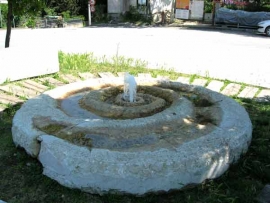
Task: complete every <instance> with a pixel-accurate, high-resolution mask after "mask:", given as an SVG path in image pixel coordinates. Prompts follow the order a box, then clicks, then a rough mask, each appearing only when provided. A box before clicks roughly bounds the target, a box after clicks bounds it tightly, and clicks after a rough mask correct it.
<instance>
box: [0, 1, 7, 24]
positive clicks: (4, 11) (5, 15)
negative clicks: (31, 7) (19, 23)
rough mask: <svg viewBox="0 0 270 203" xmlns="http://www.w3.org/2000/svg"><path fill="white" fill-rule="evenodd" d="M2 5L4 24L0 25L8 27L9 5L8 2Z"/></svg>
mask: <svg viewBox="0 0 270 203" xmlns="http://www.w3.org/2000/svg"><path fill="white" fill-rule="evenodd" d="M0 6H1V14H2V25H1V24H0V27H6V24H7V13H8V6H7V4H1V5H0Z"/></svg>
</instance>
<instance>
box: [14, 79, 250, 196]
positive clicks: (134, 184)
mask: <svg viewBox="0 0 270 203" xmlns="http://www.w3.org/2000/svg"><path fill="white" fill-rule="evenodd" d="M12 135H13V140H14V143H15V144H16V145H18V146H21V147H23V148H24V149H25V150H26V152H27V153H28V154H30V155H31V156H33V157H37V158H38V160H39V161H40V162H41V164H42V165H43V168H44V170H43V173H44V174H45V175H46V176H48V177H50V178H52V179H54V180H56V181H58V182H59V183H60V184H62V185H64V186H67V187H70V188H79V189H81V190H83V191H86V192H90V193H94V194H106V193H120V194H125V193H129V194H135V195H143V194H146V193H149V192H160V191H170V190H173V189H181V188H184V187H186V186H188V185H190V184H194V183H195V184H199V183H202V182H203V181H204V180H206V179H213V178H217V177H219V176H220V175H222V174H223V173H224V172H225V171H226V170H227V169H228V168H229V166H230V164H232V163H234V162H235V161H237V160H238V159H239V158H240V155H241V154H242V153H245V152H246V151H247V149H248V146H249V144H250V141H251V137H252V125H251V122H250V119H249V116H248V114H247V112H246V111H245V109H244V108H243V107H242V106H241V105H239V104H238V103H236V102H235V101H234V100H233V99H231V98H229V97H227V96H224V95H221V94H219V93H217V92H214V91H211V90H208V89H206V88H203V87H200V86H192V85H186V84H182V83H180V82H174V81H168V80H158V79H154V78H153V79H147V81H145V79H140V78H136V79H135V78H134V77H133V76H132V75H129V74H126V75H125V76H124V77H115V78H111V79H110V80H108V79H102V78H99V79H90V80H86V81H82V82H76V83H72V84H68V85H65V86H61V87H57V88H55V89H53V90H50V91H47V92H45V93H43V94H41V95H40V96H38V97H36V98H34V99H30V100H28V101H27V102H25V104H24V105H23V106H22V107H21V109H20V110H19V111H17V113H16V115H15V117H14V119H13V127H12Z"/></svg>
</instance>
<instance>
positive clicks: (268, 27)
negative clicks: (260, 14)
mask: <svg viewBox="0 0 270 203" xmlns="http://www.w3.org/2000/svg"><path fill="white" fill-rule="evenodd" d="M258 32H259V33H264V34H266V36H268V37H270V20H264V21H261V22H259V23H258Z"/></svg>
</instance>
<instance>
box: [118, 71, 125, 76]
mask: <svg viewBox="0 0 270 203" xmlns="http://www.w3.org/2000/svg"><path fill="white" fill-rule="evenodd" d="M125 73H126V72H118V73H117V76H118V77H124V76H125Z"/></svg>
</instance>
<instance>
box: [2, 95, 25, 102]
mask: <svg viewBox="0 0 270 203" xmlns="http://www.w3.org/2000/svg"><path fill="white" fill-rule="evenodd" d="M22 102H23V100H22V99H19V98H18V97H15V96H12V95H7V94H3V93H0V103H2V104H17V103H22Z"/></svg>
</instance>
